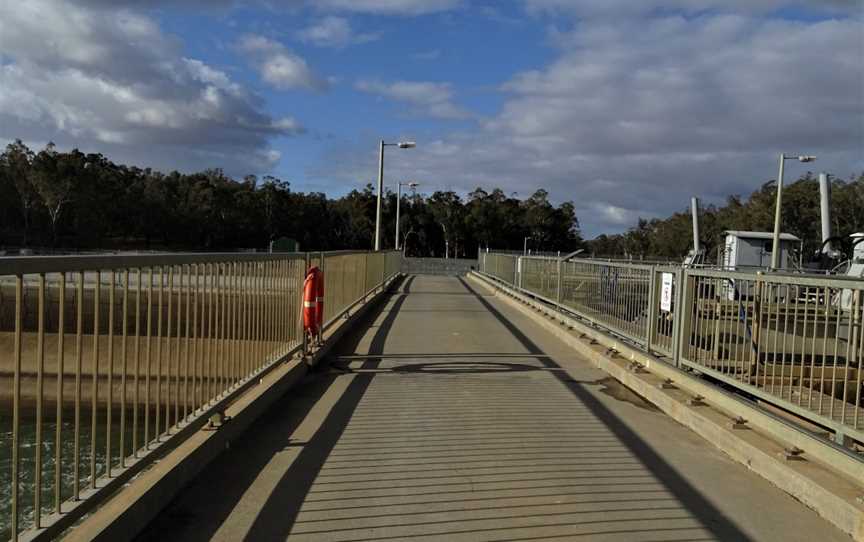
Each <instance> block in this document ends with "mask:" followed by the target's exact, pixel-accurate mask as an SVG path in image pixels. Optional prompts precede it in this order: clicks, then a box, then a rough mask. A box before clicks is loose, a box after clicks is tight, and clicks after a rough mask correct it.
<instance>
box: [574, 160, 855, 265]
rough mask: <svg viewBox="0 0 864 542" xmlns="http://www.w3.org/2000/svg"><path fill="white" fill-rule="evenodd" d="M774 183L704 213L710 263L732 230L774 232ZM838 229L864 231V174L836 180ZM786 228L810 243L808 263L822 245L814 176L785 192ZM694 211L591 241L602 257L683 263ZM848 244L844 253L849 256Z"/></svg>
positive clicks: (806, 244) (702, 225)
mask: <svg viewBox="0 0 864 542" xmlns="http://www.w3.org/2000/svg"><path fill="white" fill-rule="evenodd" d="M776 195H777V187H776V185H775V182H774V181H770V182H767V183H765V184H763V185H762V186H761V187H760V188H759V190H756V191H755V192H753V193H752V194H751V195H750V197H749V198H748V199H747V200H746V201H742V199H741V197H740V196H730V197H729V198H728V199H727V200H726V204H725V205H722V206H719V207H718V206H714V205H709V206H708V207H706V208H703V209H702V210H701V213H700V235H701V237H702V239H701V242H702V244H703V245H704V246H705V247H707V256H708V258H709V260H710V259H711V258H713V257H714V256H715V255H716V249H717V246H718V245H719V244H722V242H723V232H724V231H726V230H746V231H763V232H770V231H774V205H775V198H776ZM831 210H832V229H833V234H834V235H835V236H843V237H848V235H849V234H851V233H855V232H860V231H864V174H862V175H859V176H858V177H857V178H856V177H853V178H850V179H849V180H841V179H832V181H831ZM782 220H783V222H782V224H783V226H782V230H783V231H784V232H786V233H791V234H793V235H797V236H798V237H800V238H801V239H803V240H804V256H805V259H806V258H808V257H810V256H811V255H814V254H815V253H816V251H818V250H819V248H820V247H821V244H822V243H821V227H820V211H819V182H818V180H817V179H816V178H815V177H813V176H812V175H811V174H810V173H807V174H805V175H804V176H802V177H801V178H800V179H798V180H797V181H795V182H793V183H790V184H788V185H785V186H784V188H783V214H782ZM692 239H693V234H692V225H691V218H690V212H689V209H688V210H683V211H681V212H678V213H675V214H673V215H672V216H670V217H668V218H666V219H657V218H655V219H651V220H646V219H643V218H640V219H639V221H638V223H637V224H636V226H634V227H633V228H631V229H630V230H629V231H627V232H626V233H623V234H617V235H601V236H599V237H597V238H596V239H593V240H591V241H588V242H587V244H588V247H589V252H591V253H593V254H594V255H596V256H617V257H632V258H642V257H644V258H664V259H665V258H671V259H680V258H682V257H683V256H684V255H685V254H687V252H688V250H690V248H692ZM846 245H848V240H847V241H844V243H841V246H840V247H839V248H840V249H841V250H846V251H847V254H848V249H849V247H848V246H846Z"/></svg>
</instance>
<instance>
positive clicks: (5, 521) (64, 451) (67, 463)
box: [0, 406, 154, 540]
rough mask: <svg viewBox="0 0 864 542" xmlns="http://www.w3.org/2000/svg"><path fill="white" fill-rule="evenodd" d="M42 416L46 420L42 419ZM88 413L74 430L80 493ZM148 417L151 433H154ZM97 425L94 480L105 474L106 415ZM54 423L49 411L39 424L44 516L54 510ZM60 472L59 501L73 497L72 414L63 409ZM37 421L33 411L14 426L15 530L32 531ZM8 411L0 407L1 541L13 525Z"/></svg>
mask: <svg viewBox="0 0 864 542" xmlns="http://www.w3.org/2000/svg"><path fill="white" fill-rule="evenodd" d="M138 417H139V420H138V433H139V434H138V443H139V447H140V443H141V442H143V431H144V427H143V414H142V413H141V412H140V411H139V412H138ZM46 418H47V419H46ZM91 420H92V418H91V416H90V411H89V410H87V411H86V412H85V411H83V410H82V412H81V422H80V430H79V443H80V445H79V457H78V464H79V484H80V486H79V487H80V488H81V490H84V489H86V488H87V487H89V486H88V484H89V482H90V475H91V466H90V459H91V456H92V445H91ZM153 420H154V417H153V416H151V424H150V425H151V428H150V435H151V436H152V434H153V430H154V427H153ZM96 422H97V426H96V434H95V436H96V476H97V478H98V477H99V476H101V475H103V474H104V473H105V455H106V449H105V448H106V442H105V436H106V435H107V422H106V413H105V411H104V410H103V411H101V412H99V413H98V414H97V419H96ZM111 422H112V423H111V426H112V429H111V439H112V442H111V444H112V446H111V448H112V452H111V456H112V457H111V459H112V460H111V464H112V468H116V467H117V466H119V454H120V442H119V440H120V432H121V431H120V413H119V411H114V412H113V413H112V420H111ZM56 428H57V424H56V419H55V412H54V411H53V410H52V411H51V412H50V416H49V415H47V414H46V416H45V418H43V423H42V484H41V485H42V489H41V499H42V501H41V508H42V515H43V517H45V516H47V515H48V514H51V513H53V512H54V491H55V474H56V472H57V471H56V459H55V452H56V450H57V445H56ZM60 429H61V447H60V451H61V469H60V496H61V501H65V500H67V499H70V498H71V497H72V492H73V483H74V480H75V476H74V464H73V462H74V451H75V440H74V431H75V425H74V412H73V411H64V412H63V419H62V424H61V428H60ZM124 433H125V447H126V455H127V456H128V455H129V454H131V451H132V434H133V431H132V413H131V412H127V414H126V428H125V431H124ZM36 449H37V448H36V420H35V416H34V415H33V413H32V412H28V413H26V414H23V415H22V419H21V422H20V426H19V471H18V472H19V475H18V499H19V500H18V513H19V516H18V525H19V530H20V531H23V530H25V529H29V528H32V526H33V516H34V497H35V492H34V480H35V467H36ZM12 487H13V486H12V413H11V412H10V411H9V409H8V408H6V407H5V406H4V408H3V411H2V412H0V540H8V539H9V538H10V536H11V532H10V529H11V523H12V504H11V499H12Z"/></svg>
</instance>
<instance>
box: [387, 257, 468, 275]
mask: <svg viewBox="0 0 864 542" xmlns="http://www.w3.org/2000/svg"><path fill="white" fill-rule="evenodd" d="M476 268H477V260H464V259H458V258H402V271H403V272H404V273H406V274H409V275H465V274H467V273H468V272H469V271H472V270H474V269H476Z"/></svg>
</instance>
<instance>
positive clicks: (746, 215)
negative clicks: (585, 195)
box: [0, 141, 864, 260]
mask: <svg viewBox="0 0 864 542" xmlns="http://www.w3.org/2000/svg"><path fill="white" fill-rule="evenodd" d="M831 184H832V197H831V208H832V213H833V214H832V223H833V229H834V232H835V235H843V236H848V235H849V234H850V233H853V232H859V231H864V174H862V175H859V176H857V177H851V178H849V179H837V178H832V181H831ZM776 189H777V188H776V183H775V182H774V181H769V182H766V183H764V184H763V185H762V186H760V187H759V189H757V190H756V191H754V192H753V193H752V194H750V195H749V196H748V197H746V198H744V197H741V196H737V195H734V196H730V197H729V198H727V200H726V201H725V203H724V204H723V205H708V206H705V207H703V209H702V210H701V214H700V222H701V224H700V230H701V235H702V242H703V244H704V245H705V246H706V247H707V249H708V250H707V256H708V258H709V260H710V259H711V258H712V256H713V255H714V254H716V247H717V246H718V245H719V244H721V243H722V237H723V231H724V230H752V231H772V229H773V221H774V201H775V195H776ZM376 199H377V198H376V194H375V190H374V188H373V187H372V185H367V186H366V187H364V188H363V189H361V190H352V191H351V192H349V193H348V194H346V195H344V196H342V197H339V198H328V197H327V196H326V195H325V194H323V193H319V192H308V193H304V192H295V191H293V190H291V186H290V184H289V183H288V182H286V181H283V180H281V179H278V178H276V177H272V176H264V177H262V178H258V177H256V176H254V175H249V176H246V177H244V178H243V179H238V180H235V179H232V178H231V177H229V176H227V175H225V174H224V173H223V172H222V171H221V170H219V169H208V170H205V171H201V172H196V173H179V172H177V171H173V172H170V173H162V172H159V171H155V170H152V169H149V168H143V169H142V168H139V167H135V166H127V165H123V164H117V163H114V162H112V161H111V160H109V159H108V158H107V157H105V156H103V155H101V154H84V153H82V152H80V151H78V150H72V151H70V152H59V151H58V150H57V149H56V148H55V147H54V145H52V144H48V145H47V146H46V147H45V148H44V149H42V150H40V151H38V152H36V151H34V150H31V149H29V148H28V147H27V146H26V145H25V144H23V143H22V142H21V141H15V142H13V143H11V144H9V145H8V146H7V147H6V148H5V150H4V152H3V153H2V154H0V249H3V248H4V247H5V248H13V249H14V248H18V247H37V248H42V249H50V248H54V249H57V250H64V249H75V250H91V249H92V250H105V249H109V250H111V249H113V250H189V251H222V250H229V251H231V250H248V249H256V250H263V249H266V248H267V247H268V246H269V244H270V242H271V241H272V240H276V239H279V238H290V239H294V240H296V241H297V242H299V244H300V246H301V248H302V249H308V250H336V249H371V248H372V247H373V246H374V239H373V236H374V231H375V208H376ZM783 201H784V209H783V231H785V232H788V233H792V234H794V235H797V236H798V237H800V238H802V239H803V240H804V244H805V254H813V253H815V252H816V251H817V250H818V249H819V247H820V244H821V238H820V222H819V186H818V180H817V179H816V177H815V176H813V175H812V174H810V173H807V174H805V175H804V176H802V177H801V178H799V179H797V180H796V181H794V182H791V183H789V184H788V185H787V186H786V187H784V196H783ZM401 209H402V214H401V226H400V233H401V238H402V244H403V245H404V246H405V250H406V253H407V254H408V255H412V256H438V257H440V256H443V255H444V252H445V247H446V250H448V254H449V255H450V256H451V257H453V256H458V257H469V258H471V257H474V256H475V255H476V254H477V250H478V248H486V247H489V248H490V249H509V250H522V249H523V247H525V246H526V244H527V247H528V248H529V249H531V250H532V251H535V252H536V251H561V252H569V251H572V250H576V249H579V248H583V249H585V251H586V253H588V254H593V255H595V256H603V257H607V256H608V257H629V258H636V259H638V258H671V259H680V258H681V257H682V256H683V255H685V254H686V253H687V251H688V250H689V248H690V247H691V244H692V241H691V239H692V235H691V217H690V213H689V209H682V211H680V212H677V213H674V214H672V215H671V216H670V217H668V218H665V219H660V218H653V219H645V218H636V217H634V219H635V222H636V223H635V225H634V226H633V227H632V228H630V229H629V230H628V231H626V232H624V233H620V234H611V235H605V234H604V235H600V236H598V237H596V238H595V239H592V240H589V241H584V240H583V239H582V236H581V234H580V229H579V220H578V218H577V217H576V211H575V207H574V205H573V203H572V202H569V201H568V202H564V203H561V204H560V205H554V204H553V203H551V202H550V200H549V194H548V193H547V192H546V191H545V190H542V189H540V190H537V191H536V192H534V193H533V194H532V195H530V196H529V197H526V198H523V199H520V198H517V197H516V196H515V195H512V194H511V195H507V194H506V193H504V191H502V190H501V189H498V188H495V189H492V190H489V191H487V190H484V189H481V188H477V189H476V190H474V191H472V192H470V193H468V194H467V195H466V196H464V197H462V196H460V195H459V194H456V193H455V192H452V191H437V192H434V193H432V194H431V195H422V194H415V193H413V192H411V193H407V194H404V193H403V195H402V202H401ZM395 214H396V195H395V194H394V193H393V192H392V191H389V190H388V191H387V192H386V193H385V197H384V201H383V205H382V243H383V247H385V248H392V247H393V245H394V235H395ZM526 239H527V242H526ZM847 247H848V244H846V245H842V244H841V246H840V248H841V249H844V248H847Z"/></svg>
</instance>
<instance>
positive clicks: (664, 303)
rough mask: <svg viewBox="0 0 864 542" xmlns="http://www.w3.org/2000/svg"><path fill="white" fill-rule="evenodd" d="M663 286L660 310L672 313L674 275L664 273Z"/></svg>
mask: <svg viewBox="0 0 864 542" xmlns="http://www.w3.org/2000/svg"><path fill="white" fill-rule="evenodd" d="M662 284H663V286H662V289H661V290H660V310H662V311H663V312H672V273H663V282H662Z"/></svg>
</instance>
